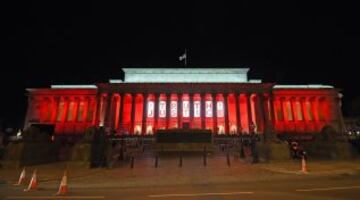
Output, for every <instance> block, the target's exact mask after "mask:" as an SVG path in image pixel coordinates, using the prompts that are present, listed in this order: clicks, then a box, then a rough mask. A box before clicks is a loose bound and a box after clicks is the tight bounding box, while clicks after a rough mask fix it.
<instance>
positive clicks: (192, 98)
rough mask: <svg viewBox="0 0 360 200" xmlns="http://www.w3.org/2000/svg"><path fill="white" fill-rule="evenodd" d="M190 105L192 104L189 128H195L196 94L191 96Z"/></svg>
mask: <svg viewBox="0 0 360 200" xmlns="http://www.w3.org/2000/svg"><path fill="white" fill-rule="evenodd" d="M189 104H190V108H189V109H190V123H189V127H190V128H193V126H194V94H192V93H190V94H189Z"/></svg>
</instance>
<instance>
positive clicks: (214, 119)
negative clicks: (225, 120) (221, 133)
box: [211, 93, 218, 134]
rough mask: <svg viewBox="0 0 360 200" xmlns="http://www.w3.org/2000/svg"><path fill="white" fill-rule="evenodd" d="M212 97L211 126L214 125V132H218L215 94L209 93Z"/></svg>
mask: <svg viewBox="0 0 360 200" xmlns="http://www.w3.org/2000/svg"><path fill="white" fill-rule="evenodd" d="M211 98H212V106H213V126H214V134H217V133H218V131H217V130H218V127H217V109H216V94H214V93H213V94H212V95H211Z"/></svg>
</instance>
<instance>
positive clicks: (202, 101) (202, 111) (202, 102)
mask: <svg viewBox="0 0 360 200" xmlns="http://www.w3.org/2000/svg"><path fill="white" fill-rule="evenodd" d="M200 95H201V96H200V98H201V99H200V120H201V129H205V121H206V116H205V97H206V95H205V94H204V93H202V94H200Z"/></svg>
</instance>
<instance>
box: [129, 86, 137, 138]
mask: <svg viewBox="0 0 360 200" xmlns="http://www.w3.org/2000/svg"><path fill="white" fill-rule="evenodd" d="M135 100H136V94H135V93H132V94H131V101H132V102H131V122H130V131H129V132H130V134H131V135H133V134H134V129H135V108H136V101H135Z"/></svg>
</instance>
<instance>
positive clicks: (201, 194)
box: [148, 192, 254, 198]
mask: <svg viewBox="0 0 360 200" xmlns="http://www.w3.org/2000/svg"><path fill="white" fill-rule="evenodd" d="M240 194H254V192H210V193H192V194H191V193H190V194H153V195H149V196H148V197H150V198H162V197H198V196H230V195H240Z"/></svg>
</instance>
